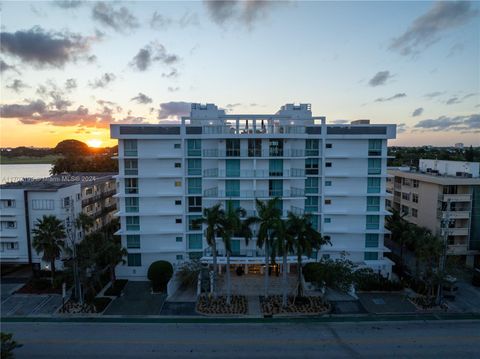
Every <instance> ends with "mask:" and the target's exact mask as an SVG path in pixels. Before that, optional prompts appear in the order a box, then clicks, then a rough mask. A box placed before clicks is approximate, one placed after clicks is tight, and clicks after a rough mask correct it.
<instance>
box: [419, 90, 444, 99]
mask: <svg viewBox="0 0 480 359" xmlns="http://www.w3.org/2000/svg"><path fill="white" fill-rule="evenodd" d="M444 93H445V91H435V92H429V93H427V94H425V95H424V96H425V97H428V98H434V97H438V96H440V95H443V94H444Z"/></svg>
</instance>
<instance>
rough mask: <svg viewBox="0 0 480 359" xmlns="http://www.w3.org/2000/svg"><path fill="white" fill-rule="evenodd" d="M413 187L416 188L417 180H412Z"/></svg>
mask: <svg viewBox="0 0 480 359" xmlns="http://www.w3.org/2000/svg"><path fill="white" fill-rule="evenodd" d="M412 185H413V188H418V180H412Z"/></svg>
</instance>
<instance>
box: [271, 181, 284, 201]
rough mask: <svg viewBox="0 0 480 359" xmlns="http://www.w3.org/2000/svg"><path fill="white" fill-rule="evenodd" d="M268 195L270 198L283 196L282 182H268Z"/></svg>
mask: <svg viewBox="0 0 480 359" xmlns="http://www.w3.org/2000/svg"><path fill="white" fill-rule="evenodd" d="M268 195H269V196H271V197H281V196H282V195H283V180H269V181H268Z"/></svg>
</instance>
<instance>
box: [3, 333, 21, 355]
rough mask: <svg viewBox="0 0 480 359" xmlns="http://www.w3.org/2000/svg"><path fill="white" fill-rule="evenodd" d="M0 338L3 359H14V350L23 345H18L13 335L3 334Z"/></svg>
mask: <svg viewBox="0 0 480 359" xmlns="http://www.w3.org/2000/svg"><path fill="white" fill-rule="evenodd" d="M0 336H1V349H2V350H1V351H2V359H12V358H14V355H13V350H14V349H15V348H20V347H22V346H23V345H22V344H19V343H17V342H16V341H15V340H13V334H12V333H4V332H1V333H0Z"/></svg>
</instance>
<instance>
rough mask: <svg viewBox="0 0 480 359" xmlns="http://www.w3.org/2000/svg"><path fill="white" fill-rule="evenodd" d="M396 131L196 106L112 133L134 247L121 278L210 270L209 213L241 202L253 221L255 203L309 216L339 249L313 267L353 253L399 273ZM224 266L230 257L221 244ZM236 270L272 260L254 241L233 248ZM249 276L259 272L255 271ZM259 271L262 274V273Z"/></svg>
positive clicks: (125, 240)
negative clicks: (177, 119)
mask: <svg viewBox="0 0 480 359" xmlns="http://www.w3.org/2000/svg"><path fill="white" fill-rule="evenodd" d="M395 133H396V128H395V125H371V124H369V121H366V120H362V121H354V122H352V124H347V125H337V124H328V125H327V124H326V122H325V117H315V116H312V112H311V108H310V105H308V104H301V105H293V104H287V105H285V106H282V107H281V109H280V110H279V111H278V112H277V113H276V114H271V115H268V114H258V115H252V114H248V115H235V114H226V113H225V111H224V110H221V109H218V108H217V106H215V105H213V104H207V105H200V104H192V108H191V115H190V117H184V118H182V120H181V123H179V124H168V125H167V124H163V125H162V124H160V125H111V137H112V138H117V139H118V161H119V176H118V194H117V196H118V198H119V199H120V200H119V209H120V210H119V212H118V215H119V217H120V220H121V230H120V231H119V232H118V234H119V235H121V237H122V244H123V245H124V246H125V247H126V248H127V250H128V253H129V254H128V260H127V263H126V264H125V265H121V266H119V267H117V274H118V275H119V276H121V277H125V278H129V279H135V278H138V279H144V278H145V277H146V273H147V270H148V267H149V265H150V264H151V263H152V262H153V261H156V260H160V259H162V260H167V261H170V262H171V263H173V264H174V265H176V264H180V263H182V262H184V261H187V260H189V259H191V258H201V259H202V261H204V262H209V261H211V252H210V249H209V248H208V246H207V244H206V241H205V238H204V236H203V231H202V228H201V227H199V226H195V225H194V222H192V221H193V220H194V219H196V218H198V217H199V216H200V215H201V212H202V209H203V208H206V207H211V206H213V205H214V204H216V203H221V204H222V205H223V206H226V202H227V201H231V203H232V204H233V205H234V206H241V207H242V208H244V209H245V210H246V211H247V215H254V214H255V199H260V200H267V199H269V198H273V197H279V198H280V199H281V201H280V205H281V209H282V211H283V214H284V216H286V215H287V212H288V211H292V212H294V213H297V214H301V213H310V214H311V216H312V220H313V224H314V226H315V227H316V228H317V230H318V231H319V232H321V233H322V234H323V235H324V236H328V237H330V240H331V242H332V246H325V247H323V248H322V249H321V251H320V253H315V254H314V256H313V258H311V259H310V260H318V259H321V257H322V256H325V257H330V258H339V257H341V256H343V255H344V256H346V258H348V259H350V260H352V261H353V262H355V263H358V264H359V265H366V266H369V267H371V268H373V269H374V270H376V271H381V272H382V273H384V274H386V275H388V274H389V273H390V272H391V266H392V262H391V261H390V260H389V259H387V258H385V257H384V255H383V254H384V252H386V251H388V249H387V248H385V247H384V241H383V238H384V234H385V229H384V218H385V215H387V214H388V212H387V211H386V210H385V196H386V195H387V193H386V188H385V183H386V180H385V179H386V177H387V172H386V162H387V140H388V139H389V138H395ZM217 248H218V252H219V255H220V258H219V261H220V263H222V262H223V263H224V258H223V259H222V257H221V256H223V255H224V254H225V253H224V250H223V247H222V244H221V241H220V240H218V245H217ZM232 251H233V255H232V258H231V263H233V264H237V265H239V264H244V265H245V266H246V267H247V266H252V268H251V269H252V270H255V266H257V267H258V266H260V265H261V264H262V263H264V257H263V253H262V251H261V250H259V249H258V248H257V246H256V242H255V239H254V240H253V241H250V243H249V245H248V246H247V245H246V244H245V241H244V240H243V239H241V238H235V239H234V240H233V243H232ZM247 269H248V268H247ZM257 269H258V268H257Z"/></svg>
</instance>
